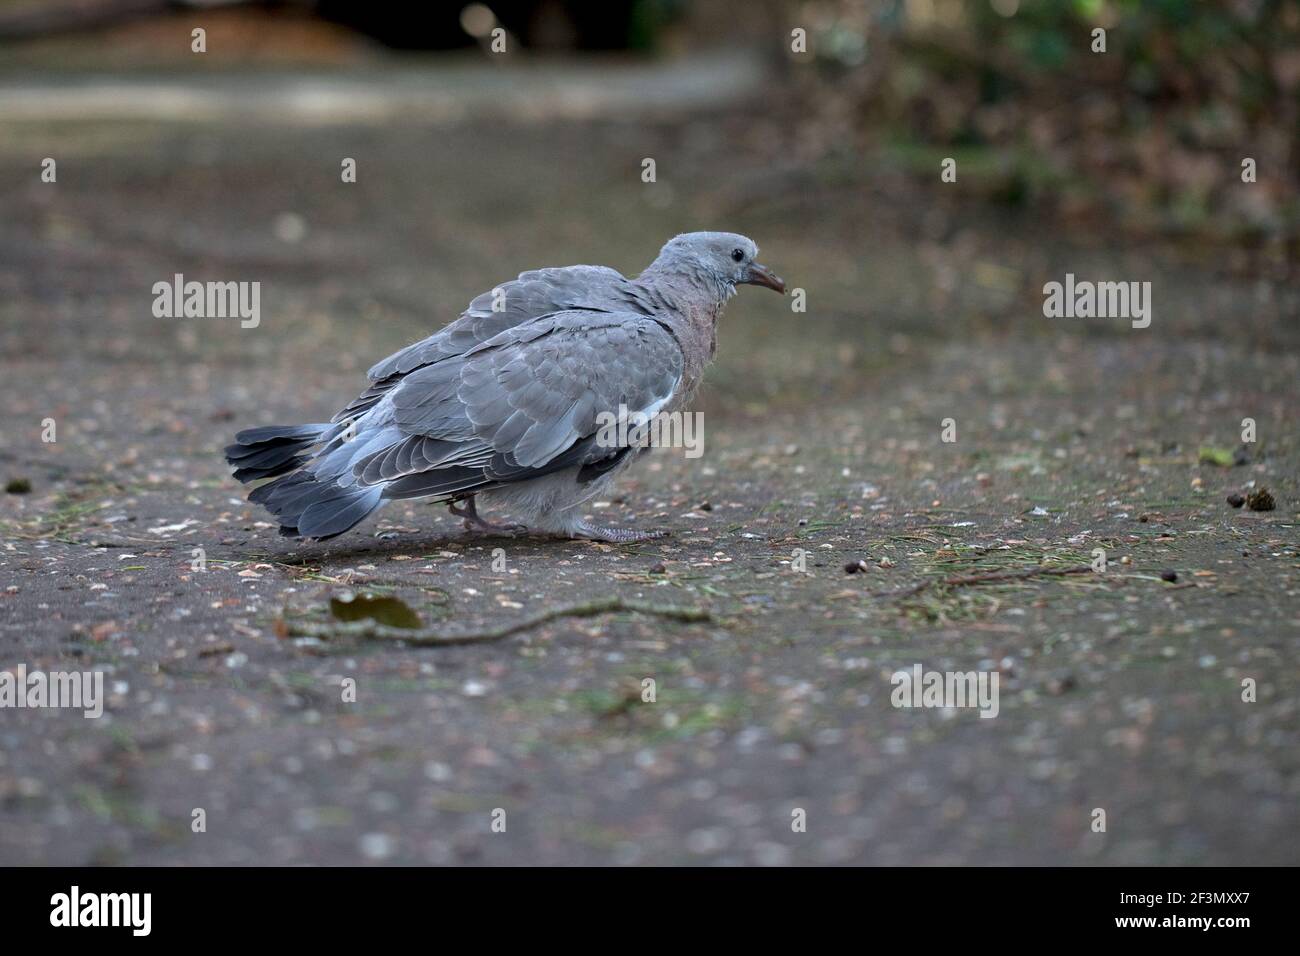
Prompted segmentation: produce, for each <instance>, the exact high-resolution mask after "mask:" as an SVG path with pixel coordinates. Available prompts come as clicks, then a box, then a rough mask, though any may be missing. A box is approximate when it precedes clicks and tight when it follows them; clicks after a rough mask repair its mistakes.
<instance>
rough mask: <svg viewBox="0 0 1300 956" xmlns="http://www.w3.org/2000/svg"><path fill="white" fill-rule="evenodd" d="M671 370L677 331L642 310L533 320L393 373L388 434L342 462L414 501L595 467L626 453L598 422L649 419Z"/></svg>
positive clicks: (665, 393)
mask: <svg viewBox="0 0 1300 956" xmlns="http://www.w3.org/2000/svg"><path fill="white" fill-rule="evenodd" d="M682 366H683V359H682V350H681V347H680V345H679V344H678V342H677V340H676V338H674V337H673V335H672V333H671V332H669V331H668V329H666V328H665V327H664V326H663V325H662V324H660V323H659V322H657V321H656V320H654V319H651V318H648V317H646V316H642V315H636V314H631V313H618V312H609V313H593V312H584V311H564V312H557V313H554V314H552V315H547V316H543V317H541V318H539V319H534V320H532V321H530V322H526V323H524V324H523V325H520V326H516V327H514V328H511V329H507V330H505V331H503V332H500V333H498V334H497V335H496V336H494V337H492V338H491V339H489V340H487V341H486V342H483V343H482V344H480V345H477V346H475V347H474V348H472V349H470V350H469V351H468V352H467V353H466V354H464V355H461V356H456V357H453V358H450V359H447V360H444V361H441V362H437V363H434V364H432V365H428V366H425V367H422V368H419V369H416V370H415V371H413V372H411V373H410V374H408V375H406V376H405V377H403V378H402V379H401V381H400V382H399V383H398V384H397V385H396V386H395V387H394V389H393V392H392V421H391V423H390V424H389V425H388V426H387V427H388V428H390V429H394V430H395V431H394V432H390V435H392V436H393V437H392V440H390V441H388V442H387V443H386V444H385V446H384V447H383V448H371V449H367V454H366V455H365V457H364V458H360V459H358V458H353V459H352V461H353V464H352V472H353V475H354V476H355V479H356V481H357V482H358V483H360V484H378V483H384V482H387V483H391V484H389V486H388V488H387V489H386V490H385V497H417V496H422V495H431V494H450V493H456V492H465V491H470V490H474V489H478V488H483V487H486V486H489V485H496V484H501V483H504V482H509V481H518V480H522V479H525V478H531V477H537V476H539V475H542V474H547V473H549V472H552V471H556V470H559V469H560V468H566V467H570V466H575V465H576V466H592V467H595V468H596V470H599V469H600V467H601V465H602V463H605V462H606V461H607V460H608V459H612V458H620V457H621V456H622V455H624V454H626V453H627V451H628V448H626V447H616V446H613V445H611V444H610V443H609V442H607V441H602V440H600V439H601V438H602V437H605V438H607V437H608V436H602V435H600V431H601V426H602V425H604V424H608V423H609V422H610V421H611V420H617V418H618V417H619V416H620V415H622V414H636V413H642V414H645V415H653V414H654V413H655V412H656V411H658V410H659V409H661V408H662V407H663V406H664V404H665V403H666V402H668V401H669V400H670V399H671V397H672V396H673V394H674V393H675V392H676V390H677V388H678V386H679V384H680V382H681V377H682ZM602 413H608V414H609V415H610V416H611V418H603V417H601V415H602ZM399 436H400V437H399Z"/></svg>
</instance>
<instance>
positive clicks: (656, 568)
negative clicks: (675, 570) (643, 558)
mask: <svg viewBox="0 0 1300 956" xmlns="http://www.w3.org/2000/svg"><path fill="white" fill-rule="evenodd" d="M650 573H651V574H667V573H668V569H667V568H666V567H664V563H663V562H662V561H656V562H655V563H654V564H652V565H650Z"/></svg>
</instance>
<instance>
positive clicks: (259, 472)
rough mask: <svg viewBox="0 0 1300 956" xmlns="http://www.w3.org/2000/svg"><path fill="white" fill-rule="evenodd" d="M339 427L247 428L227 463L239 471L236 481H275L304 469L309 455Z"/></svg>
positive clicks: (231, 447)
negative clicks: (278, 477)
mask: <svg viewBox="0 0 1300 956" xmlns="http://www.w3.org/2000/svg"><path fill="white" fill-rule="evenodd" d="M333 427H335V426H333V425H329V424H324V425H268V426H266V427H264V428H246V429H244V430H243V431H242V432H240V433H239V434H238V435H236V436H235V444H233V445H227V446H226V449H225V452H226V462H227V463H228V464H230V465H233V466H234V468H235V473H234V474H235V479H236V480H237V481H241V482H243V483H245V484H247V483H248V482H250V481H257V480H258V479H261V478H274V477H276V476H277V475H283V474H284V473H285V472H289V471H293V470H294V469H296V468H298V467H299V466H300V465H302V464H303V463H304V462H305V461H306V460H307V456H305V455H303V454H302V453H303V452H305V451H306V450H307V449H308V448H310V447H311V446H312V445H315V444H316V443H318V442H319V441H321V440H322V438H323V436H324V435H325V433H326V432H327V431H329V430H330V429H331V428H333Z"/></svg>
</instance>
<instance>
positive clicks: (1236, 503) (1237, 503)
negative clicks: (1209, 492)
mask: <svg viewBox="0 0 1300 956" xmlns="http://www.w3.org/2000/svg"><path fill="white" fill-rule="evenodd" d="M1245 503H1246V499H1245V498H1243V497H1242V496H1241V495H1239V494H1237V493H1236V492H1233V493H1232V494H1230V495H1228V504H1230V505H1232V506H1233V507H1234V508H1240V507H1241V506H1242V505H1244V504H1245Z"/></svg>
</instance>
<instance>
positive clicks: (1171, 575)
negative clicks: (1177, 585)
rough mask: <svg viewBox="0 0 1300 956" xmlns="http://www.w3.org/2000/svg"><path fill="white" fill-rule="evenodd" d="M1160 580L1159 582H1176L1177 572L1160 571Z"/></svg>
mask: <svg viewBox="0 0 1300 956" xmlns="http://www.w3.org/2000/svg"><path fill="white" fill-rule="evenodd" d="M1160 580H1161V581H1177V580H1178V572H1177V571H1161V572H1160Z"/></svg>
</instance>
